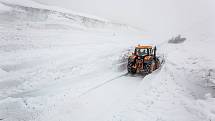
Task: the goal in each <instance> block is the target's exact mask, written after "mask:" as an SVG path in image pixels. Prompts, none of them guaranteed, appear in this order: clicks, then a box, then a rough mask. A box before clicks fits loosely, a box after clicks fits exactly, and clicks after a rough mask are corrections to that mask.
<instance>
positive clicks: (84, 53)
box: [0, 0, 215, 121]
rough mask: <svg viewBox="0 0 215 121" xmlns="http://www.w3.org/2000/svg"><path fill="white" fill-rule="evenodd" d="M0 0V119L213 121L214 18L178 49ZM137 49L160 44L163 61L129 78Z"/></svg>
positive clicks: (90, 19) (119, 27)
mask: <svg viewBox="0 0 215 121" xmlns="http://www.w3.org/2000/svg"><path fill="white" fill-rule="evenodd" d="M0 1H1V2H0V18H1V19H0V120H3V121H215V107H214V105H215V99H214V96H215V93H214V87H215V84H214V82H215V81H214V80H215V55H214V54H213V51H214V50H215V49H214V40H213V39H214V35H215V33H214V31H213V30H214V29H213V26H214V25H213V24H211V23H213V20H214V19H213V18H211V19H207V20H205V21H204V22H202V23H201V26H200V25H199V26H195V25H194V26H193V27H191V28H192V30H195V32H193V31H187V32H184V33H182V34H183V35H182V36H183V37H184V36H185V37H186V40H185V41H184V42H183V43H179V44H174V43H168V39H170V38H172V36H170V37H169V38H166V40H161V38H160V39H157V40H155V41H152V40H151V39H150V38H156V37H149V35H150V36H152V35H154V33H153V32H152V33H150V32H147V33H145V32H143V33H144V34H143V35H142V34H140V33H142V32H141V31H139V30H136V29H135V28H132V27H130V26H128V25H124V24H117V23H114V22H111V21H108V20H103V19H100V18H97V17H94V16H85V15H84V14H77V13H73V12H72V11H69V10H65V11H64V10H63V9H60V8H55V7H49V6H45V5H40V4H38V3H35V2H32V1H30V0H20V1H15V0H0ZM199 28H202V29H204V30H205V31H202V30H199ZM154 36H156V35H154ZM140 43H145V44H156V45H157V48H158V53H159V55H162V56H164V58H165V63H164V65H163V66H162V68H161V69H159V70H157V71H155V72H153V73H152V74H150V75H148V76H146V77H142V76H131V75H127V74H126V73H127V71H126V57H127V55H128V53H129V52H131V51H132V49H133V47H134V46H135V45H136V44H140Z"/></svg>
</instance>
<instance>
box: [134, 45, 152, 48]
mask: <svg viewBox="0 0 215 121" xmlns="http://www.w3.org/2000/svg"><path fill="white" fill-rule="evenodd" d="M136 48H139V49H145V48H147V49H152V46H151V45H137V46H136Z"/></svg>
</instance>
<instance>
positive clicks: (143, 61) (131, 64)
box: [127, 45, 161, 75]
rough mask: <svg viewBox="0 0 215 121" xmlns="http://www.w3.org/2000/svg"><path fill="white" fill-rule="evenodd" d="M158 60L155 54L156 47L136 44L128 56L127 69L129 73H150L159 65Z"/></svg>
mask: <svg viewBox="0 0 215 121" xmlns="http://www.w3.org/2000/svg"><path fill="white" fill-rule="evenodd" d="M160 65H161V64H160V60H159V58H158V57H157V56H156V47H152V46H148V45H138V46H136V47H135V50H134V52H133V53H132V55H131V56H129V58H128V65H127V69H128V72H129V73H131V74H135V73H142V74H145V75H147V74H150V73H152V72H153V71H154V70H156V69H158V68H159V67H160Z"/></svg>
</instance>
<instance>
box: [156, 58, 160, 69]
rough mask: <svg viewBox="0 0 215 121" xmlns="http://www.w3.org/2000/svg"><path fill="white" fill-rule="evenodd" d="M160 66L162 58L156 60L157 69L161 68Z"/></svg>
mask: <svg viewBox="0 0 215 121" xmlns="http://www.w3.org/2000/svg"><path fill="white" fill-rule="evenodd" d="M160 66H161V63H160V60H159V59H156V62H155V67H156V68H155V69H158V68H160Z"/></svg>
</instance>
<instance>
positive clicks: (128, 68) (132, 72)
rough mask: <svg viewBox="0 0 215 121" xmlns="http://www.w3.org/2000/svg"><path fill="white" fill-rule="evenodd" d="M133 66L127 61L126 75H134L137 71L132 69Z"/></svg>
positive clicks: (132, 63)
mask: <svg viewBox="0 0 215 121" xmlns="http://www.w3.org/2000/svg"><path fill="white" fill-rule="evenodd" d="M133 66H134V62H132V61H131V60H130V59H128V65H127V70H128V73H130V74H135V73H136V72H137V70H136V69H135V68H133Z"/></svg>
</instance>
